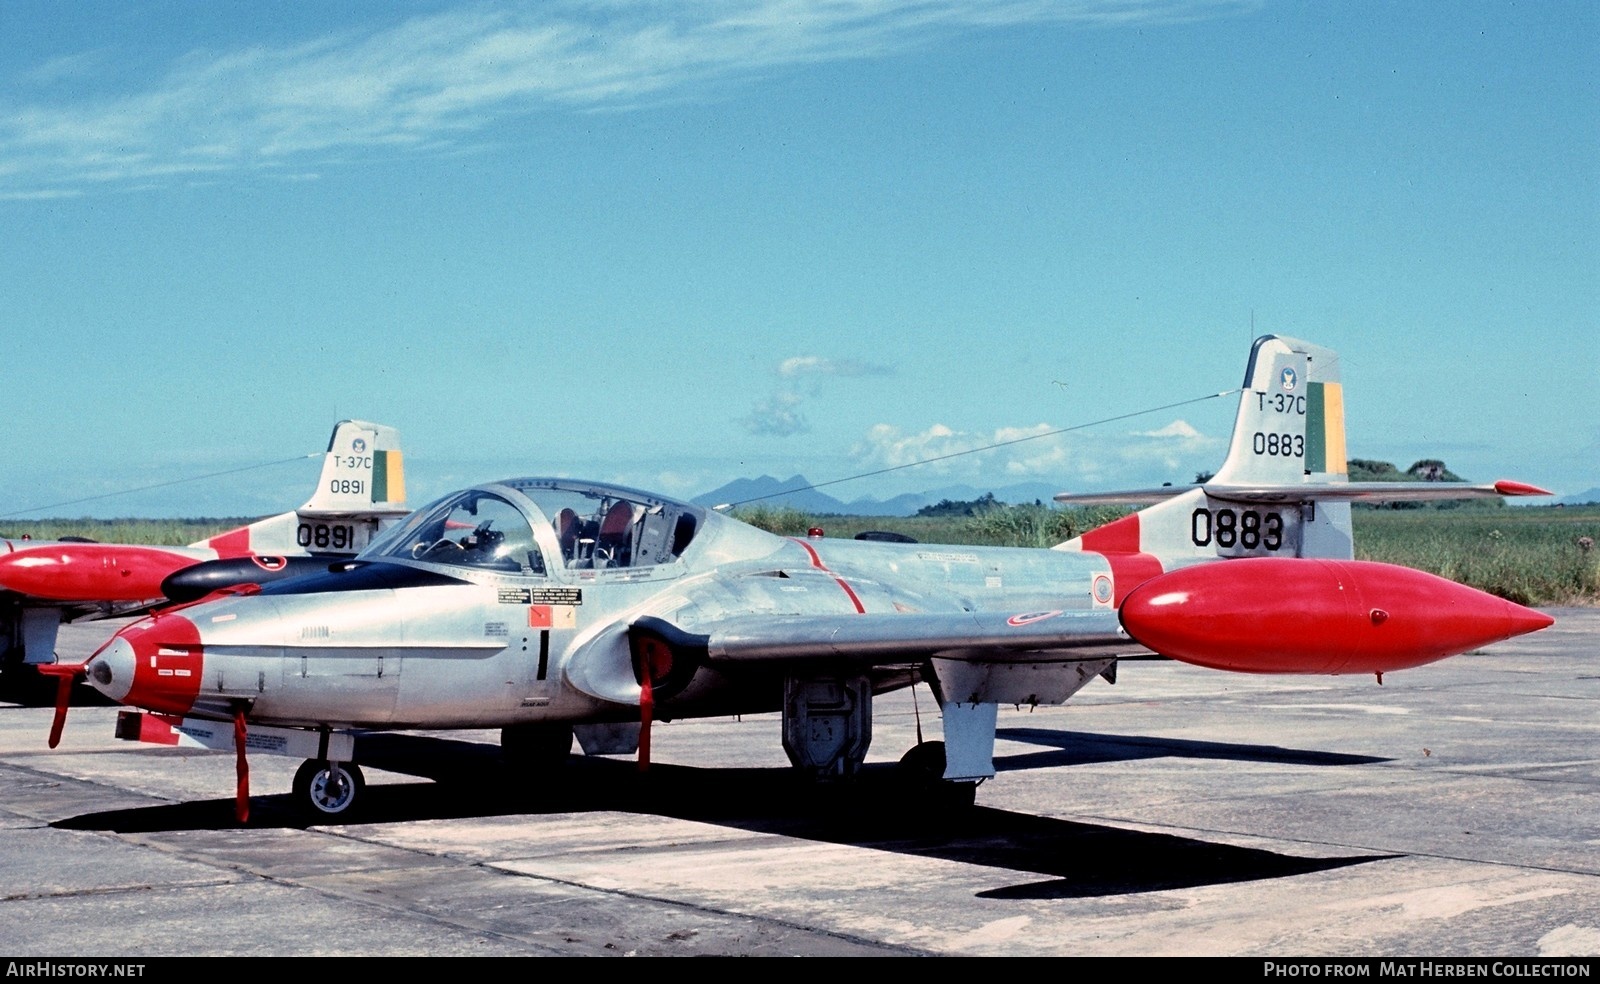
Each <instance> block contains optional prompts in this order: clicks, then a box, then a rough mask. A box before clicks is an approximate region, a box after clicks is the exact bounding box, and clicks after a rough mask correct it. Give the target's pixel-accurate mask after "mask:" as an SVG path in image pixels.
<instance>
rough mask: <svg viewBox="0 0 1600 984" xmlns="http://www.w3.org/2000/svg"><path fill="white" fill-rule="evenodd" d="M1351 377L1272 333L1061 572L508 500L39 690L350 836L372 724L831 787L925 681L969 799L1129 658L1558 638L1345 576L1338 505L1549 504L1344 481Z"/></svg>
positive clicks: (161, 622)
mask: <svg viewBox="0 0 1600 984" xmlns="http://www.w3.org/2000/svg"><path fill="white" fill-rule="evenodd" d="M1337 366H1338V360H1337V358H1336V356H1335V354H1334V353H1333V352H1331V351H1329V350H1327V349H1323V348H1320V347H1317V346H1315V345H1311V344H1308V343H1306V342H1302V341H1299V340H1296V339H1292V338H1283V337H1276V336H1265V337H1262V338H1260V339H1258V340H1257V341H1256V342H1255V344H1254V346H1253V348H1252V350H1251V353H1250V359H1249V364H1248V367H1247V369H1246V373H1245V380H1244V384H1243V388H1242V390H1241V393H1240V398H1239V410H1238V416H1237V420H1236V424H1235V429H1234V433H1233V436H1232V440H1231V445H1230V450H1229V452H1228V456H1227V459H1226V461H1225V462H1224V464H1223V465H1222V467H1221V469H1220V470H1219V471H1218V472H1217V474H1216V476H1215V478H1213V479H1211V480H1210V481H1208V482H1206V483H1205V484H1204V485H1199V486H1188V487H1181V488H1179V487H1163V488H1160V489H1150V490H1144V491H1140V492H1133V493H1126V494H1124V495H1122V496H1121V497H1120V498H1122V499H1123V500H1125V501H1137V502H1151V503H1154V504H1152V505H1148V506H1147V507H1146V508H1143V509H1141V510H1140V511H1138V512H1134V513H1131V514H1129V515H1128V516H1126V517H1124V518H1122V519H1120V520H1117V521H1115V522H1112V523H1110V524H1107V525H1106V526H1103V527H1101V528H1099V529H1096V530H1092V531H1090V532H1089V533H1087V534H1085V535H1084V536H1082V537H1079V538H1077V539H1074V540H1072V541H1069V542H1067V543H1062V544H1060V545H1058V546H1057V547H1056V548H1054V549H1048V550H1046V549H1034V548H1007V547H973V546H934V545H927V544H920V543H896V542H881V541H876V540H859V539H857V540H838V539H828V538H826V537H787V536H778V535H774V534H772V533H768V532H764V531H762V530H760V529H757V528H755V527H753V526H750V525H748V524H746V523H743V522H740V521H739V520H737V519H734V518H731V517H729V516H726V515H723V514H721V513H718V512H716V511H712V510H708V509H705V508H702V507H700V506H696V505H692V504H689V503H685V502H679V501H675V500H673V499H668V498H665V497H662V496H657V495H652V494H650V493H647V492H641V491H637V490H634V489H628V488H620V487H617V486H613V485H607V484H602V483H597V482H582V481H571V480H566V479H554V478H516V479H510V480H507V481H501V482H493V483H489V484H485V485H479V486H475V487H473V488H469V489H465V490H463V491H460V492H456V493H453V494H451V495H448V496H445V497H444V498H442V499H440V500H438V501H436V502H434V503H432V504H431V505H428V506H426V507H424V508H422V509H420V510H418V511H417V512H415V513H413V514H411V515H410V516H409V517H407V518H406V519H405V520H404V521H403V522H401V523H399V524H397V525H395V526H393V527H391V528H390V529H389V530H388V531H387V532H385V533H383V534H381V535H380V536H378V537H377V538H376V539H374V540H373V541H372V543H371V544H370V545H368V546H367V548H366V549H365V550H363V551H362V552H361V553H360V554H359V555H358V556H357V557H356V558H355V559H353V560H350V561H345V562H339V563H335V564H333V565H332V566H331V567H330V568H329V569H328V570H327V571H326V572H323V573H317V574H310V575H306V576H303V577H294V578H291V579H288V580H283V581H277V582H274V583H268V584H263V585H259V586H255V585H246V586H242V587H234V588H231V589H227V590H226V591H224V592H222V593H214V594H211V595H208V596H206V597H205V598H204V599H202V600H200V601H199V602H197V603H193V604H189V605H179V606H175V607H173V608H171V609H169V610H165V611H160V612H157V613H156V614H154V615H153V616H151V617H149V618H146V619H144V620H142V621H140V622H137V623H134V624H132V625H130V626H128V627H127V628H125V629H123V630H122V631H121V632H119V633H118V634H117V635H116V636H115V637H114V638H113V639H112V640H111V641H110V642H108V643H107V644H106V645H105V646H104V647H103V648H102V649H100V650H99V651H98V652H97V653H96V654H95V655H93V656H92V657H91V658H90V659H89V660H87V661H86V662H85V663H84V664H82V665H65V666H56V667H53V670H54V671H55V672H56V674H57V675H58V676H59V677H60V681H61V690H62V692H63V694H65V693H66V691H67V686H68V684H69V683H70V682H72V681H73V680H75V679H79V678H80V677H81V678H83V679H86V680H87V682H88V683H89V684H90V685H91V686H93V687H95V688H97V689H98V690H100V691H101V692H103V693H104V694H106V695H107V696H109V697H111V698H113V699H115V700H117V701H120V702H122V703H124V704H126V705H129V706H130V707H132V708H137V709H138V710H137V711H125V712H123V715H122V719H121V720H120V721H119V734H120V735H122V736H123V737H127V738H133V739H139V740H144V741H155V742H164V743H168V744H184V745H200V746H205V747H209V748H220V749H233V750H234V751H235V752H236V754H237V756H238V769H239V780H240V781H239V784H238V789H239V792H238V799H237V812H238V814H239V818H240V820H241V822H243V821H244V820H245V819H246V818H247V816H248V805H249V801H248V771H247V762H246V759H245V750H246V748H249V749H251V750H255V751H258V752H274V753H280V754H287V755H292V756H295V757H299V758H304V759H305V760H306V762H305V764H304V765H303V766H302V767H301V769H300V771H299V773H298V775H297V776H296V779H295V782H294V792H295V796H296V798H297V801H298V802H299V803H300V804H301V805H302V806H303V807H304V808H306V809H307V810H308V811H309V812H310V813H311V815H313V816H320V817H324V818H331V817H342V816H349V815H350V813H351V811H352V810H355V809H357V808H358V807H359V804H360V803H361V801H362V793H363V777H362V773H361V769H360V766H359V763H360V761H361V750H360V747H359V744H358V741H359V735H360V734H361V733H362V732H364V731H372V730H399V729H404V730H417V729H478V728H498V729H500V733H501V744H502V747H503V754H504V756H505V757H506V758H507V759H508V760H517V761H523V762H529V761H531V762H535V763H538V762H541V761H542V762H546V763H549V762H554V761H559V760H560V759H564V758H565V757H566V756H567V755H568V754H569V753H570V751H571V749H572V746H573V742H574V737H576V740H577V743H578V745H579V746H581V748H582V750H583V751H584V752H585V753H588V754H630V755H631V754H638V755H639V756H640V760H641V765H643V764H645V763H647V761H648V742H649V734H650V726H651V722H652V721H653V720H656V719H661V720H666V719H671V718H690V717H702V716H711V715H735V714H750V713H757V712H767V711H779V712H781V715H782V741H783V746H784V749H785V750H786V752H787V753H788V756H789V758H790V760H791V761H792V762H793V763H794V764H795V765H796V766H797V767H799V768H801V769H804V770H807V771H809V772H811V773H814V774H815V775H817V776H819V777H845V776H849V775H850V774H851V773H853V772H854V771H855V770H856V769H857V768H858V767H859V766H860V765H861V763H862V761H863V758H864V756H865V755H866V753H867V748H868V745H869V742H870V740H871V737H872V701H873V698H874V697H875V696H876V695H878V694H882V693H885V692H888V691H892V690H895V689H898V688H902V687H909V686H911V685H913V684H915V683H918V682H925V683H926V684H927V685H928V686H929V688H930V689H931V690H932V692H933V694H934V696H935V698H936V700H937V702H938V704H939V707H940V710H941V717H942V723H943V740H942V742H929V743H927V744H926V745H924V746H919V747H918V748H916V749H913V750H912V751H911V752H910V753H908V756H907V761H908V763H910V764H912V765H915V766H916V767H917V768H919V769H921V770H924V771H926V772H927V773H928V775H929V780H930V784H931V786H932V787H933V788H936V789H938V790H940V791H942V792H941V795H943V796H946V797H948V798H949V799H951V800H954V801H955V802H957V803H970V802H972V801H973V798H974V791H975V790H976V788H977V786H978V784H980V783H981V782H983V781H984V780H986V779H988V778H990V777H992V776H993V775H994V765H993V761H992V757H993V748H994V740H995V727H996V712H997V707H998V706H999V705H1001V704H1008V705H1034V704H1058V703H1061V702H1063V701H1066V700H1067V699H1068V698H1069V697H1071V696H1072V695H1073V694H1074V693H1076V692H1077V691H1078V690H1079V689H1080V688H1081V687H1083V686H1085V685H1086V684H1088V683H1090V682H1092V681H1094V680H1095V679H1096V678H1104V679H1106V680H1108V681H1114V679H1115V670H1116V665H1117V659H1118V658H1119V657H1121V656H1129V655H1143V656H1148V655H1150V654H1151V653H1155V654H1159V655H1162V656H1167V657H1172V658H1176V659H1181V660H1185V661H1188V662H1192V663H1196V664H1200V665H1204V666H1211V667H1215V668H1220V669H1228V670H1234V671H1241V672H1255V673H1308V674H1337V673H1370V674H1375V675H1378V676H1379V677H1380V678H1381V675H1382V674H1383V673H1385V672H1390V671H1395V670H1401V669H1406V668H1410V667H1414V666H1418V665H1421V664H1424V663H1428V662H1431V661H1433V660H1437V659H1441V658H1444V657H1447V656H1450V655H1453V654H1457V653H1461V652H1465V651H1468V650H1470V649H1474V648H1477V647H1480V646H1483V645H1486V644H1488V643H1492V642H1496V641H1499V640H1502V639H1506V638H1509V637H1511V636H1515V635H1518V634H1521V633H1524V632H1530V631H1534V630H1536V629H1539V628H1543V627H1545V626H1547V625H1549V624H1550V623H1551V619H1550V618H1549V617H1548V616H1546V615H1544V614H1542V613H1540V612H1536V611H1533V610H1530V609H1527V608H1524V607H1522V606H1520V605H1516V604H1513V603H1511V602H1509V601H1505V600H1502V599H1500V598H1496V597H1493V596H1490V595H1488V594H1485V593H1483V592H1480V591H1477V590H1475V589H1472V588H1469V587H1465V586H1463V585H1459V584H1456V583H1454V582H1451V581H1448V580H1445V579H1442V578H1439V577H1435V576H1433V575H1431V574H1426V573H1423V572H1421V571H1416V570H1412V569H1409V568H1404V567H1397V566H1394V565H1387V564H1377V563H1364V562H1358V561H1355V560H1353V559H1352V557H1353V552H1352V542H1351V526H1350V503H1351V502H1352V501H1358V500H1372V501H1377V500H1381V499H1397V498H1412V499H1433V498H1451V497H1469V496H1494V495H1530V494H1546V493H1542V492H1541V490H1538V489H1535V488H1533V487H1531V486H1526V485H1521V484H1519V483H1512V482H1500V483H1496V484H1491V485H1468V484H1464V483H1456V484H1451V483H1437V482H1424V483H1351V482H1349V481H1347V477H1346V462H1345V450H1344V415H1343V391H1342V388H1341V386H1340V383H1339V379H1338V371H1337ZM1058 498H1060V499H1061V500H1062V501H1064V502H1072V501H1090V500H1101V501H1103V500H1105V499H1106V498H1107V497H1105V496H1081V497H1074V496H1070V495H1063V496H1060V497H1058ZM183 574H184V572H180V574H179V575H177V576H178V577H180V578H181V577H182V576H183ZM191 593H192V592H191ZM167 596H168V597H183V596H184V591H183V590H182V586H181V585H180V586H171V587H170V589H169V590H168V591H167ZM58 709H59V713H58V718H57V721H56V724H55V729H54V731H53V733H52V744H54V742H55V740H57V738H58V737H59V733H60V726H61V723H62V721H61V715H64V714H65V709H66V701H65V699H64V698H63V699H61V700H60V701H59V702H58Z"/></svg>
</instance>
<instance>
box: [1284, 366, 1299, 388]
mask: <svg viewBox="0 0 1600 984" xmlns="http://www.w3.org/2000/svg"><path fill="white" fill-rule="evenodd" d="M1279 381H1280V382H1282V384H1283V388H1284V389H1285V390H1292V389H1294V386H1295V383H1297V382H1299V381H1300V375H1299V374H1298V373H1296V372H1295V371H1294V367H1293V366H1284V367H1283V375H1282V376H1281V377H1279Z"/></svg>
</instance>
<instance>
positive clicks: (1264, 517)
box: [1189, 508, 1284, 551]
mask: <svg viewBox="0 0 1600 984" xmlns="http://www.w3.org/2000/svg"><path fill="white" fill-rule="evenodd" d="M1283 533H1284V522H1283V514H1282V513H1277V512H1271V511H1267V512H1257V511H1256V510H1254V509H1237V510H1236V509H1204V508H1201V509H1196V510H1195V511H1194V512H1193V513H1191V514H1190V516H1189V538H1190V540H1192V541H1193V542H1194V545H1195V546H1197V547H1209V546H1211V544H1213V543H1215V544H1216V545H1217V548H1218V549H1220V550H1232V549H1235V548H1237V549H1240V550H1268V551H1272V550H1281V549H1283V545H1284V536H1283Z"/></svg>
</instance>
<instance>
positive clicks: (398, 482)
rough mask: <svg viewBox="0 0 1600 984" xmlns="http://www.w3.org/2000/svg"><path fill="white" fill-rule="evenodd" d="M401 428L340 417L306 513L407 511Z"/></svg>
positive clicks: (301, 513) (329, 440) (301, 511)
mask: <svg viewBox="0 0 1600 984" xmlns="http://www.w3.org/2000/svg"><path fill="white" fill-rule="evenodd" d="M403 464H404V463H403V461H402V458H401V455H400V432H399V431H397V430H395V429H394V428H393V427H385V426H384V425H383V424H371V423H368V422H366V421H364V420H341V421H340V422H339V423H338V424H337V425H336V426H335V427H334V428H333V435H332V437H330V438H329V439H328V453H327V454H326V455H325V456H324V457H323V459H322V475H321V477H320V478H318V479H317V488H316V491H314V492H313V493H312V495H311V498H310V499H308V500H306V503H305V505H303V506H301V507H300V515H302V516H323V515H330V516H332V515H336V516H347V515H351V514H353V513H370V512H382V513H404V512H406V511H407V510H406V507H405V502H406V480H405V469H404V466H403Z"/></svg>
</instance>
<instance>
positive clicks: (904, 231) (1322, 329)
mask: <svg viewBox="0 0 1600 984" xmlns="http://www.w3.org/2000/svg"><path fill="white" fill-rule="evenodd" d="M0 34H3V35H4V36H5V37H6V38H7V44H6V45H5V46H4V52H3V53H0V223H3V228H4V229H5V233H6V235H5V239H4V245H3V249H4V257H5V259H4V262H3V263H0V358H3V361H4V365H5V367H6V369H7V384H6V385H5V387H4V396H3V400H4V407H5V422H6V426H5V427H4V428H3V429H0V460H3V461H4V462H5V464H4V466H3V468H0V516H10V517H16V516H45V515H68V516H74V515H97V516H125V515H134V516H171V515H176V516H181V515H258V514H265V513H269V512H276V511H280V510H282V509H286V508H289V507H291V506H293V505H297V504H298V503H299V502H300V501H303V500H304V499H305V498H306V496H307V495H308V494H309V489H310V484H311V482H312V481H313V479H314V477H315V473H316V462H315V461H313V460H311V459H305V458H301V459H300V460H298V461H290V463H287V464H277V465H272V466H270V467H261V468H251V469H250V470H248V471H234V470H235V469H243V468H250V466H254V465H258V464H265V463H268V462H283V461H285V460H288V459H295V458H296V456H299V455H303V454H306V453H311V452H317V451H320V450H321V449H322V447H323V445H324V444H325V442H326V440H327V435H328V433H329V431H330V429H331V428H332V426H333V423H334V422H335V421H336V420H339V419H341V418H347V417H355V418H364V419H368V420H375V421H379V422H382V423H387V424H390V425H393V426H395V427H397V428H399V430H400V433H401V438H402V441H403V445H404V449H405V455H406V467H407V479H408V488H409V491H410V498H411V501H412V503H413V504H416V505H420V504H421V503H422V502H423V501H425V500H427V499H431V498H433V497H435V496H438V495H441V494H443V493H445V492H447V491H450V490H451V489H453V488H455V487H458V486H460V485H465V484H470V483H472V482H476V481H482V480H488V479H493V478H501V477H507V476H511V475H528V474H560V475H577V476H584V477H591V478H599V479H606V480H616V481H622V482H626V483H628V484H631V485H635V486H640V487H644V488H650V489H655V490H657V491H660V492H664V493H668V494H672V495H679V496H683V497H688V496H692V495H696V494H699V493H702V492H706V491H709V490H710V489H712V488H715V487H716V486H719V485H721V484H723V483H724V482H727V481H729V480H731V479H734V478H737V477H743V476H756V475H760V474H764V473H766V474H773V475H778V476H780V477H787V476H788V475H791V474H794V473H796V472H799V473H803V474H804V475H806V476H807V477H808V478H810V479H811V480H812V481H815V482H824V481H832V480H835V479H840V478H844V477H846V476H850V475H856V474H861V473H864V472H872V471H878V470H881V469H884V468H888V467H891V466H894V465H899V464H905V463H908V462H911V461H916V460H920V459H923V458H928V457H935V456H940V455H948V454H950V453H952V452H954V451H960V450H965V449H967V448H974V447H982V446H985V445H988V444H992V443H995V442H999V441H1007V440H1013V439H1015V438H1017V437H1022V436H1028V435H1031V434H1036V433H1043V432H1047V431H1054V430H1059V429H1062V428H1072V427H1079V425H1085V424H1091V423H1093V422H1095V421H1099V420H1103V419H1105V418H1109V417H1114V416H1121V415H1125V414H1131V413H1134V412H1136V411H1143V410H1151V409H1152V408H1156V407H1161V406H1165V405H1168V404H1172V403H1176V402H1178V401H1182V400H1188V399H1192V398H1198V397H1203V396H1205V395H1207V394H1212V393H1217V392H1220V391H1222V390H1226V389H1231V388H1233V387H1236V386H1237V385H1238V384H1239V380H1240V378H1241V376H1242V373H1243V369H1244V361H1245V358H1246V356H1247V353H1248V349H1249V344H1250V340H1251V338H1252V337H1253V335H1254V334H1263V333H1269V332H1270V333H1277V334H1286V335H1294V336H1298V337H1302V338H1306V339H1309V340H1311V341H1314V342H1317V343H1319V344H1322V345H1325V346H1328V347H1331V348H1334V349H1337V350H1338V351H1339V352H1340V355H1341V360H1342V368H1343V378H1344V383H1345V386H1346V394H1347V400H1348V406H1349V420H1348V423H1349V445H1350V451H1351V454H1352V455H1354V456H1357V457H1367V458H1380V459H1384V460H1390V461H1393V462H1395V463H1396V464H1398V465H1400V466H1401V467H1405V466H1407V465H1409V464H1410V463H1411V462H1412V461H1414V460H1416V459H1418V458H1423V457H1439V458H1443V459H1444V460H1445V461H1446V462H1447V463H1448V464H1449V465H1450V466H1451V467H1452V468H1453V469H1454V470H1455V471H1457V472H1458V473H1460V474H1462V475H1464V476H1466V477H1468V478H1470V479H1474V480H1492V479H1495V478H1501V477H1511V478H1517V479H1521V480H1525V481H1531V482H1534V483H1537V484H1541V485H1544V486H1545V487H1548V488H1551V489H1554V490H1556V491H1557V492H1561V493H1573V492H1579V491H1583V490H1586V489H1589V488H1591V487H1594V486H1597V485H1600V418H1597V415H1596V411H1595V408H1596V406H1597V405H1600V359H1597V356H1600V341H1597V339H1600V334H1597V327H1600V325H1597V322H1600V92H1597V83H1596V81H1595V79H1596V76H1597V74H1600V73H1597V71H1596V68H1597V66H1600V7H1597V6H1596V5H1594V4H1592V3H1587V2H1584V3H1569V2H1558V0H1551V2H1538V3H1508V2H1473V0H1467V2H1462V3H1455V4H1449V5H1439V4H1428V3H1387V2H1384V3H1377V2H1361V0H1357V2H1348V3H1309V2H1307V3H1277V2H1261V3H1255V2H1215V3H1212V2H1205V0H1077V2H1074V0H1063V2H1033V0H992V2H954V0H920V2H895V0H855V2H851V0H828V2H824V0H769V2H760V0H751V2H733V0H711V2H702V3H695V4H676V3H649V2H641V3H629V2H621V0H590V2H582V0H573V2H544V3H530V4H519V3H493V4H477V3H444V2H424V0H413V2H383V3H378V2H371V3H363V2H345V3H335V4H302V3H268V2H256V3H250V4H216V3H199V2H194V3H190V2H165V3H156V2H149V3H141V4H127V3H123V2H108V3H101V2H88V0H79V2H74V3H59V2H55V0H7V2H6V3H4V4H0ZM1252 325H1253V328H1252ZM1232 409H1233V408H1232V403H1231V401H1229V400H1223V399H1211V400H1205V401H1201V402H1198V403H1193V404H1189V405H1185V406H1182V407H1174V408H1171V409H1167V410H1164V411H1154V410H1152V412H1150V413H1145V414H1142V415H1139V416H1136V417H1132V418H1129V419H1123V420H1118V421H1114V422H1110V423H1105V424H1100V425H1097V426H1091V427H1083V428H1082V429H1079V430H1074V431H1072V432H1070V433H1067V434H1060V435H1056V436H1053V437H1045V438H1041V439H1038V440H1033V441H1027V442H1023V443H1019V444H1010V445H1007V446H1006V447H1003V448H999V449H996V450H991V451H986V452H982V453H977V454H968V455H963V456H960V457H956V458H948V459H946V460H944V461H941V462H938V463H936V464H932V465H923V466H919V467H915V468H909V469H903V470H899V471H894V472H890V473H888V474H883V475H879V476H876V477H874V478H869V479H862V480H859V481H855V482H849V483H843V484H840V485H837V486H830V488H829V489H828V491H830V492H832V493H833V494H835V495H837V496H839V497H841V498H847V499H848V498H854V497H858V496H868V495H875V496H880V497H887V496H889V495H892V494H895V493H898V492H904V491H913V490H919V489H927V488H935V487H940V486H944V485H948V484H951V483H955V482H965V483H969V484H973V485H976V486H979V487H984V486H999V485H1005V484H1011V483H1014V482H1019V481H1031V480H1040V481H1045V482H1049V483H1051V484H1054V485H1057V486H1059V487H1060V488H1061V489H1063V490H1065V489H1073V490H1081V491H1091V490H1100V489H1111V488H1121V487H1127V486H1143V485H1149V484H1154V483H1159V482H1161V481H1169V480H1170V481H1176V482H1183V481H1188V480H1190V479H1192V478H1193V476H1194V473H1195V472H1196V471H1199V470H1201V469H1209V468H1212V467H1215V465H1216V464H1217V463H1218V460H1219V455H1220V453H1221V448H1222V444H1223V439H1224V438H1225V436H1226V434H1227V431H1228V428H1229V425H1230V423H1231V417H1232ZM219 472H234V473H233V474H231V475H227V476H224V477H218V478H211V479H206V480H202V481H194V482H185V483H183V484H181V485H176V486H166V487H163V488H160V489H153V490H149V491H145V492H135V493H127V494H118V495H110V493H118V492H121V491H122V490H127V489H137V488H140V487H143V486H148V485H153V484H156V483H162V482H168V481H171V480H174V479H181V478H191V477H194V476H201V475H211V474H215V473H219ZM102 496H105V497H104V498H100V497H102ZM91 497H94V498H91ZM85 499H88V500H89V501H80V500H85ZM62 503H66V504H65V505H58V504H62Z"/></svg>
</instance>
